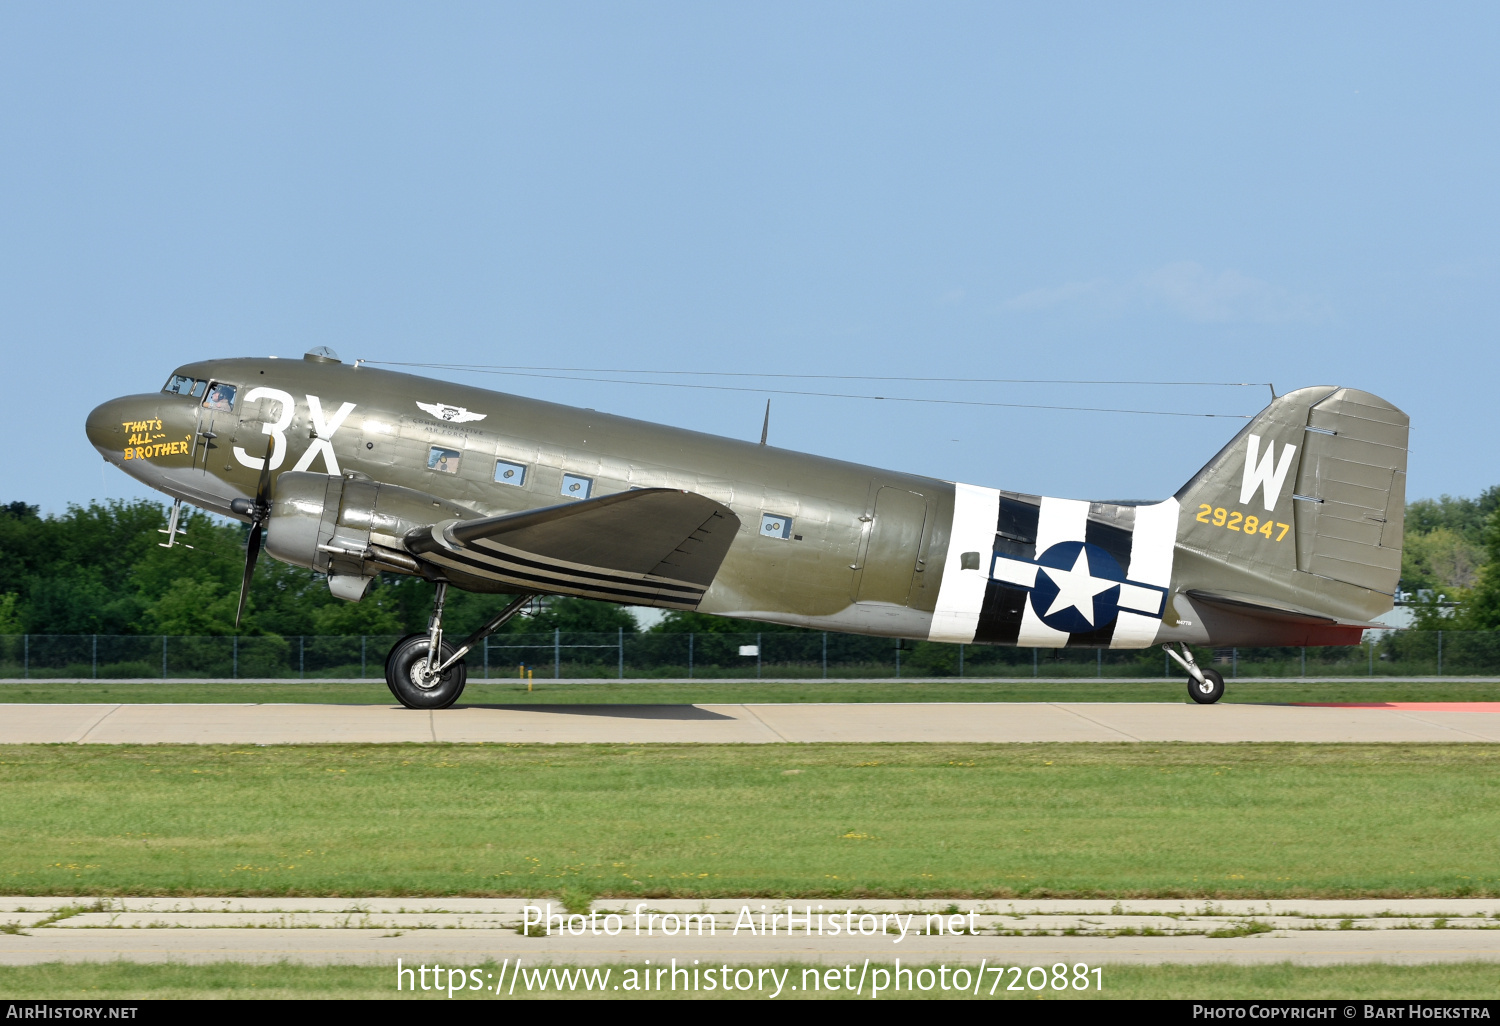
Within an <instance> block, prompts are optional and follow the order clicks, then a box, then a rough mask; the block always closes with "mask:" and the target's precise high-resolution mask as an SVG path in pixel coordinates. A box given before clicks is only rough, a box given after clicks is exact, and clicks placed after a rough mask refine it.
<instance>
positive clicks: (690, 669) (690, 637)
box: [688, 631, 693, 680]
mask: <svg viewBox="0 0 1500 1026" xmlns="http://www.w3.org/2000/svg"><path fill="white" fill-rule="evenodd" d="M692 679H693V632H692V631H689V632H688V680H692Z"/></svg>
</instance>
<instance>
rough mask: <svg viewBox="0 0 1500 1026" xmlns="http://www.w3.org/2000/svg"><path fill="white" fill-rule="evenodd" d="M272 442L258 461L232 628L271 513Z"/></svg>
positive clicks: (241, 611)
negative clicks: (243, 564) (243, 570)
mask: <svg viewBox="0 0 1500 1026" xmlns="http://www.w3.org/2000/svg"><path fill="white" fill-rule="evenodd" d="M275 444H276V443H275V441H274V440H272V441H269V442H267V443H266V455H265V457H264V458H263V459H262V460H261V461H260V480H259V481H258V482H256V485H255V508H254V509H253V510H252V511H251V513H250V536H249V537H248V538H246V539H245V576H244V578H242V579H241V581H240V604H239V608H237V609H236V610H235V612H234V626H235V627H236V628H238V627H239V625H240V620H242V619H244V616H245V603H246V602H249V601H250V578H251V577H253V576H254V575H255V560H256V559H257V558H258V557H259V556H260V535H261V526H262V525H263V524H264V523H265V522H266V517H268V516H269V515H270V513H271V448H272V446H274V445H275Z"/></svg>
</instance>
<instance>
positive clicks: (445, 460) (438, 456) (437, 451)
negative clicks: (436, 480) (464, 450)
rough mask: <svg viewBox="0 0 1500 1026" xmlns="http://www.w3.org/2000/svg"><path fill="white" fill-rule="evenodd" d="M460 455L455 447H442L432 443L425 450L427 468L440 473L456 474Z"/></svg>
mask: <svg viewBox="0 0 1500 1026" xmlns="http://www.w3.org/2000/svg"><path fill="white" fill-rule="evenodd" d="M460 456H461V454H460V453H459V451H458V450H457V449H444V448H443V447H442V446H440V445H434V446H433V447H432V448H431V449H428V450H427V469H428V470H436V471H437V472H438V473H440V474H457V473H458V461H459V457H460Z"/></svg>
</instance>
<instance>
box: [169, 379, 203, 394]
mask: <svg viewBox="0 0 1500 1026" xmlns="http://www.w3.org/2000/svg"><path fill="white" fill-rule="evenodd" d="M203 385H204V382H202V381H194V380H193V379H192V378H190V377H188V376H187V375H186V374H173V375H172V376H171V377H170V378H168V379H167V383H166V384H165V385H163V386H162V391H163V392H167V393H169V394H171V395H191V396H200V395H202V394H203Z"/></svg>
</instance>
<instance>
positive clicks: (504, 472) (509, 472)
mask: <svg viewBox="0 0 1500 1026" xmlns="http://www.w3.org/2000/svg"><path fill="white" fill-rule="evenodd" d="M495 483H496V484H508V485H523V484H525V483H526V467H525V465H524V464H521V463H507V462H506V461H505V460H496V461H495Z"/></svg>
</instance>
